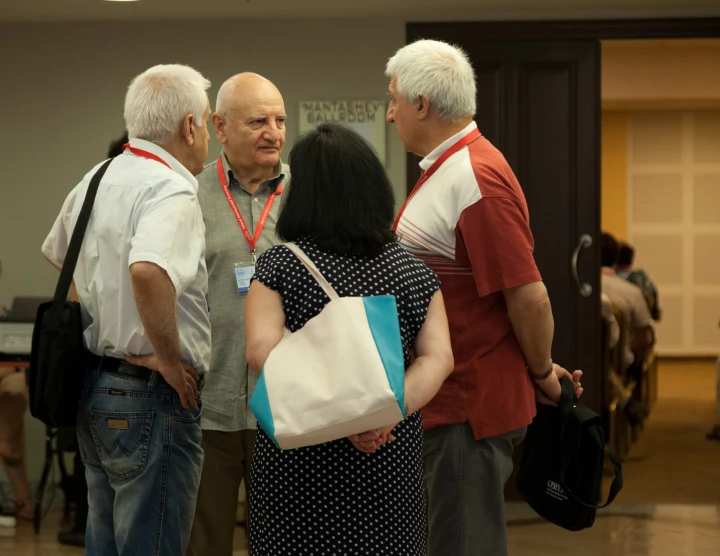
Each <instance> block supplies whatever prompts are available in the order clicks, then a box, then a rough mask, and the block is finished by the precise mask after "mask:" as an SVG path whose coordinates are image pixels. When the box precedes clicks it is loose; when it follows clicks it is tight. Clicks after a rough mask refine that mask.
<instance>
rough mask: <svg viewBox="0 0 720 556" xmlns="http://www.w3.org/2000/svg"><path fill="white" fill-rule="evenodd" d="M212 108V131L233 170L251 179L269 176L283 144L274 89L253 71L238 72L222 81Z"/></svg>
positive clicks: (282, 113) (282, 114)
mask: <svg viewBox="0 0 720 556" xmlns="http://www.w3.org/2000/svg"><path fill="white" fill-rule="evenodd" d="M215 109H216V110H217V112H216V113H215V114H214V115H213V126H214V127H215V134H216V135H217V138H218V140H219V141H220V143H222V145H223V150H224V151H225V154H226V156H227V158H228V161H229V162H230V165H231V166H232V169H233V171H234V172H235V173H236V174H238V175H239V177H243V178H246V179H247V180H251V181H252V180H255V176H260V177H259V178H257V179H261V178H264V177H267V176H268V175H272V173H273V172H274V170H275V169H276V166H277V165H278V164H279V162H280V155H281V154H282V149H283V146H284V145H285V103H284V101H283V98H282V95H281V94H280V91H278V88H277V87H276V86H275V85H273V84H272V83H271V82H270V81H268V80H267V79H265V78H264V77H262V76H260V75H258V74H257V73H249V72H247V73H239V74H237V75H234V76H232V77H231V78H230V79H228V80H227V81H225V83H223V84H222V86H221V87H220V90H219V91H218V97H217V104H216V107H215ZM243 185H245V186H247V185H248V183H245V182H243Z"/></svg>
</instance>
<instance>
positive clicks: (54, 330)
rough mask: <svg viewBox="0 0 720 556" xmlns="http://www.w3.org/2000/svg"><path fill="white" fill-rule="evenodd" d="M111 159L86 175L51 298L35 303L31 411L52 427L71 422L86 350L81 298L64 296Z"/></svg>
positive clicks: (29, 380) (29, 378)
mask: <svg viewBox="0 0 720 556" xmlns="http://www.w3.org/2000/svg"><path fill="white" fill-rule="evenodd" d="M112 160H113V159H110V160H108V161H107V162H105V163H104V164H103V165H102V166H101V167H100V169H99V170H98V171H97V172H96V173H95V175H94V176H93V177H92V179H91V180H90V185H89V186H88V189H87V193H86V194H85V200H84V201H83V205H82V209H80V215H79V216H78V220H77V222H76V224H75V229H74V230H73V233H72V237H71V238H70V245H69V247H68V251H67V254H66V256H65V262H64V263H63V266H62V271H61V272H60V279H59V280H58V284H57V288H56V289H55V296H54V297H53V300H52V301H48V302H47V303H43V304H42V305H40V307H38V312H37V317H36V318H35V327H34V329H33V338H32V351H31V352H30V368H29V369H28V373H27V383H28V390H29V391H30V413H31V414H32V416H33V417H35V418H36V419H39V420H40V421H42V422H43V423H45V424H46V425H49V426H51V427H54V428H59V427H74V426H75V424H76V421H77V412H78V407H79V405H80V396H81V394H82V386H83V381H84V378H85V372H86V370H87V367H88V365H89V362H90V352H89V351H88V350H87V349H85V344H84V341H83V331H84V328H83V324H82V314H81V310H80V303H78V302H76V301H68V300H67V296H68V292H69V291H70V285H71V284H72V280H73V273H74V272H75V266H76V265H77V260H78V256H79V255H80V247H81V246H82V242H83V239H84V237H85V230H86V229H87V225H88V222H89V221H90V213H91V212H92V208H93V204H94V203H95V196H96V195H97V190H98V186H99V185H100V180H101V179H102V177H103V175H104V174H105V171H106V170H107V168H108V166H110V163H111V162H112Z"/></svg>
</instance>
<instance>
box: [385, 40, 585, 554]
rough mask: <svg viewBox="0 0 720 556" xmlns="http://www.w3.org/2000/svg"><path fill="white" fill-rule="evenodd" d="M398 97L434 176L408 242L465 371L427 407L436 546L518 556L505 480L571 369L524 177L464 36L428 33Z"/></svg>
mask: <svg viewBox="0 0 720 556" xmlns="http://www.w3.org/2000/svg"><path fill="white" fill-rule="evenodd" d="M386 74H387V76H388V77H390V79H391V81H390V88H389V91H390V96H391V101H390V106H389V107H388V112H387V121H388V122H392V123H394V124H395V127H396V129H397V132H398V135H399V136H400V139H401V141H402V142H403V145H404V147H405V150H407V151H409V152H412V153H415V154H417V155H418V156H421V157H424V158H423V160H422V161H421V162H420V166H421V168H422V169H423V174H422V177H421V178H420V181H419V182H418V185H417V186H416V187H415V190H414V191H413V193H412V194H411V196H410V198H409V199H408V201H407V203H406V205H405V206H404V207H403V209H402V210H401V212H400V214H399V215H398V219H397V222H396V229H397V232H398V235H399V236H400V239H401V242H402V244H403V245H404V246H405V248H406V249H408V250H409V251H411V252H412V253H414V254H416V255H417V256H419V257H420V258H422V259H423V260H424V261H425V262H426V263H427V264H428V265H429V266H430V267H431V268H432V269H433V270H434V271H435V272H436V273H437V274H438V276H439V277H440V280H441V283H442V292H443V296H444V297H445V305H446V308H447V313H448V319H449V322H450V333H451V339H452V346H453V352H454V355H455V370H454V371H453V373H452V374H451V375H450V376H449V377H448V379H447V380H446V381H445V384H444V385H443V387H442V388H441V390H440V392H439V393H438V394H437V396H436V397H435V399H434V400H433V401H432V402H430V403H429V404H428V405H427V406H426V407H425V409H423V411H422V414H423V420H424V427H425V439H424V464H425V471H424V475H425V482H426V486H427V490H428V495H429V508H428V518H429V535H428V554H429V555H430V556H436V555H443V556H453V555H456V554H458V555H459V554H462V555H464V556H469V555H475V554H482V555H492V556H499V555H503V554H506V553H507V542H506V534H505V511H504V498H503V488H504V485H505V483H506V482H507V480H508V478H509V477H510V474H511V472H512V453H513V448H514V447H515V446H517V445H518V444H519V443H520V442H521V441H522V439H523V438H524V436H525V431H526V428H527V426H528V425H529V424H530V423H531V421H532V419H533V417H534V416H535V402H536V400H537V401H539V402H543V403H553V401H557V400H559V399H560V384H559V378H562V377H563V376H571V378H572V379H573V381H574V383H575V387H576V389H577V392H578V394H580V393H582V389H581V387H580V377H581V375H582V373H581V372H580V371H576V372H575V373H574V375H570V373H568V372H567V371H566V370H565V369H563V368H562V367H559V366H558V365H555V364H554V363H553V362H552V360H551V358H550V348H551V344H552V338H553V317H552V310H551V307H550V300H549V299H548V294H547V290H546V289H545V286H544V285H543V282H542V278H541V277H540V273H539V272H538V269H537V266H536V264H535V260H534V258H533V243H534V242H533V236H532V233H531V231H530V224H529V215H528V208H527V204H526V202H525V196H524V195H523V192H522V189H521V188H520V184H519V183H518V181H517V179H516V178H515V175H514V174H513V172H512V170H511V169H510V166H509V165H508V163H507V162H506V160H505V158H504V157H503V155H502V154H501V153H500V152H499V151H498V150H497V149H496V148H495V147H494V146H493V145H492V144H491V143H490V142H489V141H488V140H487V139H486V138H485V137H483V136H482V134H481V133H480V132H479V130H478V128H477V125H476V124H475V122H474V121H473V117H474V115H475V96H476V88H475V73H474V71H473V68H472V66H471V65H470V62H469V60H468V57H467V55H466V54H465V53H464V52H463V51H462V50H460V49H459V48H456V47H454V46H451V45H449V44H446V43H442V42H438V41H430V40H421V41H418V42H415V43H413V44H410V45H408V46H405V47H404V48H401V49H400V50H399V51H398V52H397V53H396V54H395V55H394V56H393V57H392V58H391V59H390V60H389V62H388V64H387V69H386Z"/></svg>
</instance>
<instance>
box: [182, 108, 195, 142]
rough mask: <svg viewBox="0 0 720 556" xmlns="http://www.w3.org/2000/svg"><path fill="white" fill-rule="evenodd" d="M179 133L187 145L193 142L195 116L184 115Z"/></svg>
mask: <svg viewBox="0 0 720 556" xmlns="http://www.w3.org/2000/svg"><path fill="white" fill-rule="evenodd" d="M181 133H182V136H183V139H185V143H187V145H188V147H192V146H193V145H194V144H195V117H194V116H193V115H192V114H188V115H187V116H185V119H184V120H183V123H182V128H181Z"/></svg>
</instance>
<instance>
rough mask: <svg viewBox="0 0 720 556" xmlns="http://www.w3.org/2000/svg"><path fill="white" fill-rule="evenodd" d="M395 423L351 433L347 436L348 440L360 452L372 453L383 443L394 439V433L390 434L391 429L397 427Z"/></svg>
mask: <svg viewBox="0 0 720 556" xmlns="http://www.w3.org/2000/svg"><path fill="white" fill-rule="evenodd" d="M397 425H398V424H397V423H395V424H394V425H388V426H387V427H383V428H381V429H375V430H371V431H368V432H364V433H361V434H353V435H351V436H348V440H349V441H350V442H352V444H353V446H355V448H357V449H358V450H360V451H361V452H364V453H366V454H374V453H375V452H377V451H378V450H379V449H380V448H381V447H382V446H383V444H386V443H388V442H394V441H395V435H393V434H392V430H393V429H394V428H395V427H397Z"/></svg>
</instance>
